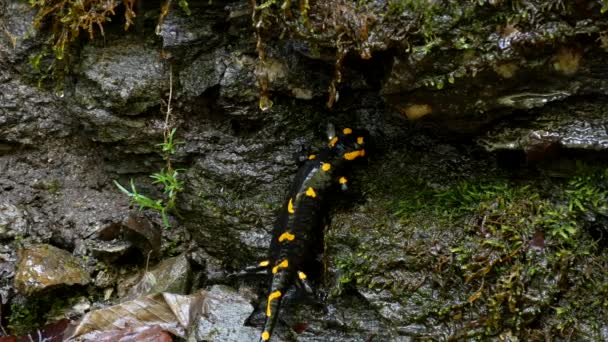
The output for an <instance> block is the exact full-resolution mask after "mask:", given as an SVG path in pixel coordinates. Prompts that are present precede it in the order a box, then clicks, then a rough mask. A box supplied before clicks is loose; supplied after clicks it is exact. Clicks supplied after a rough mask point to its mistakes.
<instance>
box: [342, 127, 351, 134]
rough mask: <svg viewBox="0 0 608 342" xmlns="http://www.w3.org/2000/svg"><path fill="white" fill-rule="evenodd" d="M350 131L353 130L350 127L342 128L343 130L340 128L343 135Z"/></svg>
mask: <svg viewBox="0 0 608 342" xmlns="http://www.w3.org/2000/svg"><path fill="white" fill-rule="evenodd" d="M352 132H353V130H352V129H350V128H345V129H343V130H342V133H344V135H349V134H351V133H352Z"/></svg>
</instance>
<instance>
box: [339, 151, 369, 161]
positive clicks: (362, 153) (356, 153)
mask: <svg viewBox="0 0 608 342" xmlns="http://www.w3.org/2000/svg"><path fill="white" fill-rule="evenodd" d="M363 156H365V150H357V151H352V152H347V153H344V159H346V160H353V159H355V158H357V157H363Z"/></svg>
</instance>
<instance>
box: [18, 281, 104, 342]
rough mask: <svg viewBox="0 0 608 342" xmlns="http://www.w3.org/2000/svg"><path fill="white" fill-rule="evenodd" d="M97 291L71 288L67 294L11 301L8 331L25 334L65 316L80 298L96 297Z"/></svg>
mask: <svg viewBox="0 0 608 342" xmlns="http://www.w3.org/2000/svg"><path fill="white" fill-rule="evenodd" d="M97 295H98V293H95V294H91V293H90V292H89V294H88V295H87V294H85V291H84V289H82V288H78V289H73V290H72V291H71V292H70V293H69V294H58V293H56V294H55V295H52V296H50V295H46V296H34V297H31V298H28V299H27V300H24V301H23V302H21V303H13V304H11V307H10V311H9V312H10V314H9V315H8V318H7V321H8V325H7V328H8V332H9V333H10V334H11V335H14V336H26V335H27V334H32V333H34V332H35V331H36V329H40V328H42V326H44V324H46V323H51V322H55V321H57V320H59V319H62V318H65V315H64V312H65V310H67V309H69V308H70V307H71V306H72V305H75V304H76V303H77V301H78V300H80V299H81V298H86V297H87V296H88V298H89V299H92V298H94V297H96V296H97Z"/></svg>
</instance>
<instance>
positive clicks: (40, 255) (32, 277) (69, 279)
mask: <svg viewBox="0 0 608 342" xmlns="http://www.w3.org/2000/svg"><path fill="white" fill-rule="evenodd" d="M18 257H19V261H18V264H17V268H16V270H15V288H16V289H17V291H19V292H20V293H22V294H24V295H27V296H31V295H34V294H36V293H40V292H41V291H43V290H48V289H50V288H53V287H57V286H62V285H67V286H69V285H75V284H77V285H86V284H88V283H89V282H90V281H91V278H90V277H89V273H88V272H87V270H86V268H85V267H84V265H83V263H82V261H80V260H78V259H77V258H75V257H74V256H72V255H71V254H70V253H68V252H66V251H64V250H63V249H59V248H57V247H53V246H51V245H36V246H31V247H26V248H23V249H22V250H20V251H19V252H18Z"/></svg>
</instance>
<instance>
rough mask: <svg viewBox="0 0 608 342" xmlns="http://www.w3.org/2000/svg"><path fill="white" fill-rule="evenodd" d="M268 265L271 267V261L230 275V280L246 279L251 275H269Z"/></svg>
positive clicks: (265, 261)
mask: <svg viewBox="0 0 608 342" xmlns="http://www.w3.org/2000/svg"><path fill="white" fill-rule="evenodd" d="M268 265H270V261H268V260H264V261H260V262H259V263H258V264H256V265H251V266H247V267H245V268H244V269H243V270H241V271H239V272H237V273H232V274H230V275H228V278H236V277H245V276H250V275H265V274H267V273H268Z"/></svg>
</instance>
